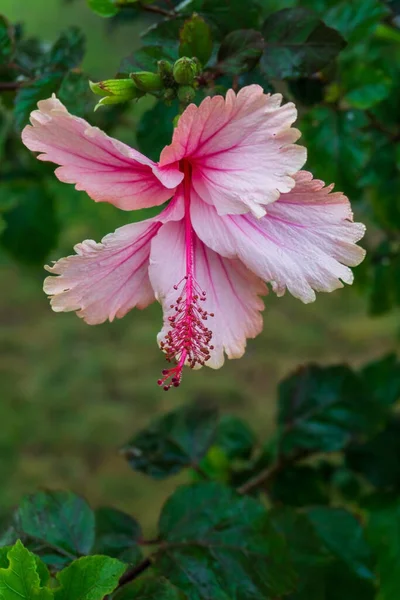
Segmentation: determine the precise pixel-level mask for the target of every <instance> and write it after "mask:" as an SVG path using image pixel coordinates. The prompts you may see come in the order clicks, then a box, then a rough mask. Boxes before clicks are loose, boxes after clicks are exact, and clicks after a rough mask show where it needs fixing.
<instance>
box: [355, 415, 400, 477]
mask: <svg viewBox="0 0 400 600" xmlns="http://www.w3.org/2000/svg"><path fill="white" fill-rule="evenodd" d="M346 461H347V464H348V466H349V467H350V468H351V469H353V470H354V471H356V472H357V473H360V474H362V475H363V476H364V477H365V478H366V479H368V481H369V482H370V483H372V485H374V486H375V487H377V488H383V489H387V488H395V489H400V419H399V418H393V419H392V421H391V422H390V423H389V424H388V426H387V427H386V428H385V429H384V430H383V431H381V432H380V433H379V434H378V435H377V436H375V437H374V438H372V439H371V440H368V441H367V442H365V443H364V444H361V443H360V444H352V445H351V446H350V447H349V448H348V449H347V451H346Z"/></svg>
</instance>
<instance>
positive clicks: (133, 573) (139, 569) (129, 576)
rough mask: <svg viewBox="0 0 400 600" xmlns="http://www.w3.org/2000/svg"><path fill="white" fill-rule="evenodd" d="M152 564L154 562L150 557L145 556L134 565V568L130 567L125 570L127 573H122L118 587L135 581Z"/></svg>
mask: <svg viewBox="0 0 400 600" xmlns="http://www.w3.org/2000/svg"><path fill="white" fill-rule="evenodd" d="M151 565H152V562H151V560H150V558H145V559H144V560H143V561H142V562H141V563H139V564H138V565H137V566H136V567H132V569H128V570H127V571H125V573H124V574H123V575H122V577H121V578H120V580H119V583H118V588H117V589H119V588H120V587H122V586H123V585H126V584H127V583H130V582H131V581H133V580H134V579H136V578H137V577H139V575H141V574H142V573H143V572H144V571H146V570H147V569H148V568H149V567H151Z"/></svg>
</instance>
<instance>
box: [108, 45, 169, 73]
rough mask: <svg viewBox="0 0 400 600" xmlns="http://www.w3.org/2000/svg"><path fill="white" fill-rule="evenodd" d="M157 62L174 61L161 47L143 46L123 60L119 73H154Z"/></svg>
mask: <svg viewBox="0 0 400 600" xmlns="http://www.w3.org/2000/svg"><path fill="white" fill-rule="evenodd" d="M159 60H168V61H174V57H173V56H171V55H170V54H168V52H167V51H166V50H165V49H164V48H162V47H161V46H145V47H144V48H140V49H139V50H136V51H135V52H132V54H129V56H127V57H126V58H124V59H123V60H122V62H121V64H120V67H119V72H120V73H132V72H134V71H156V69H157V63H158V61H159Z"/></svg>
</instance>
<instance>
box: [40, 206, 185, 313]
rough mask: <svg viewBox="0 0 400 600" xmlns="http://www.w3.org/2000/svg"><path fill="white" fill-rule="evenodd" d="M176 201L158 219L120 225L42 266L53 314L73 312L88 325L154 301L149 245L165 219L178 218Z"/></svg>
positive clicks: (181, 212)
mask: <svg viewBox="0 0 400 600" xmlns="http://www.w3.org/2000/svg"><path fill="white" fill-rule="evenodd" d="M182 208H183V204H182V202H181V201H180V199H179V198H178V197H177V198H176V200H175V201H173V202H171V204H170V205H169V207H168V208H166V209H165V210H164V211H163V212H162V213H161V214H160V215H158V217H155V218H153V219H148V220H146V221H142V222H139V223H132V224H130V225H125V226H124V227H120V228H119V229H117V230H116V231H115V232H114V233H110V234H109V235H106V236H105V237H104V238H103V239H102V241H101V243H99V244H98V243H96V242H95V241H93V240H85V241H84V242H82V243H81V244H77V245H76V246H75V248H74V250H75V251H76V254H75V255H73V256H68V257H67V258H62V259H61V260H59V261H57V262H56V263H55V264H54V266H52V267H46V269H47V270H48V271H49V272H50V273H52V275H58V277H47V278H46V280H45V282H44V288H43V289H44V291H45V292H46V293H47V294H49V295H50V296H51V306H52V308H53V310H54V311H56V312H69V311H77V315H78V316H79V317H81V318H82V319H84V320H85V321H86V323H89V324H90V325H97V324H99V323H103V322H104V321H106V320H107V319H109V320H110V321H112V320H113V319H114V318H115V317H117V318H121V317H123V316H124V315H125V314H126V313H127V312H128V311H129V310H131V309H132V308H134V307H135V306H136V307H137V308H140V309H141V308H145V307H146V306H148V305H149V304H150V303H151V302H153V301H154V300H155V298H154V292H153V289H152V287H151V284H150V280H149V274H148V267H149V256H150V246H151V241H152V239H153V238H154V236H155V235H157V233H158V232H159V230H160V228H161V227H162V223H163V222H165V221H168V220H169V219H175V218H176V219H181V218H182V214H183V210H182Z"/></svg>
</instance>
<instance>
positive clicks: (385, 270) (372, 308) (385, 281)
mask: <svg viewBox="0 0 400 600" xmlns="http://www.w3.org/2000/svg"><path fill="white" fill-rule="evenodd" d="M392 284H393V282H392V269H391V261H387V262H386V261H385V262H380V263H378V264H376V265H374V269H373V276H372V286H371V293H370V297H369V312H370V314H371V315H374V316H379V315H383V314H385V313H386V312H388V311H389V310H391V309H392V308H393V305H394V302H393V294H392Z"/></svg>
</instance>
